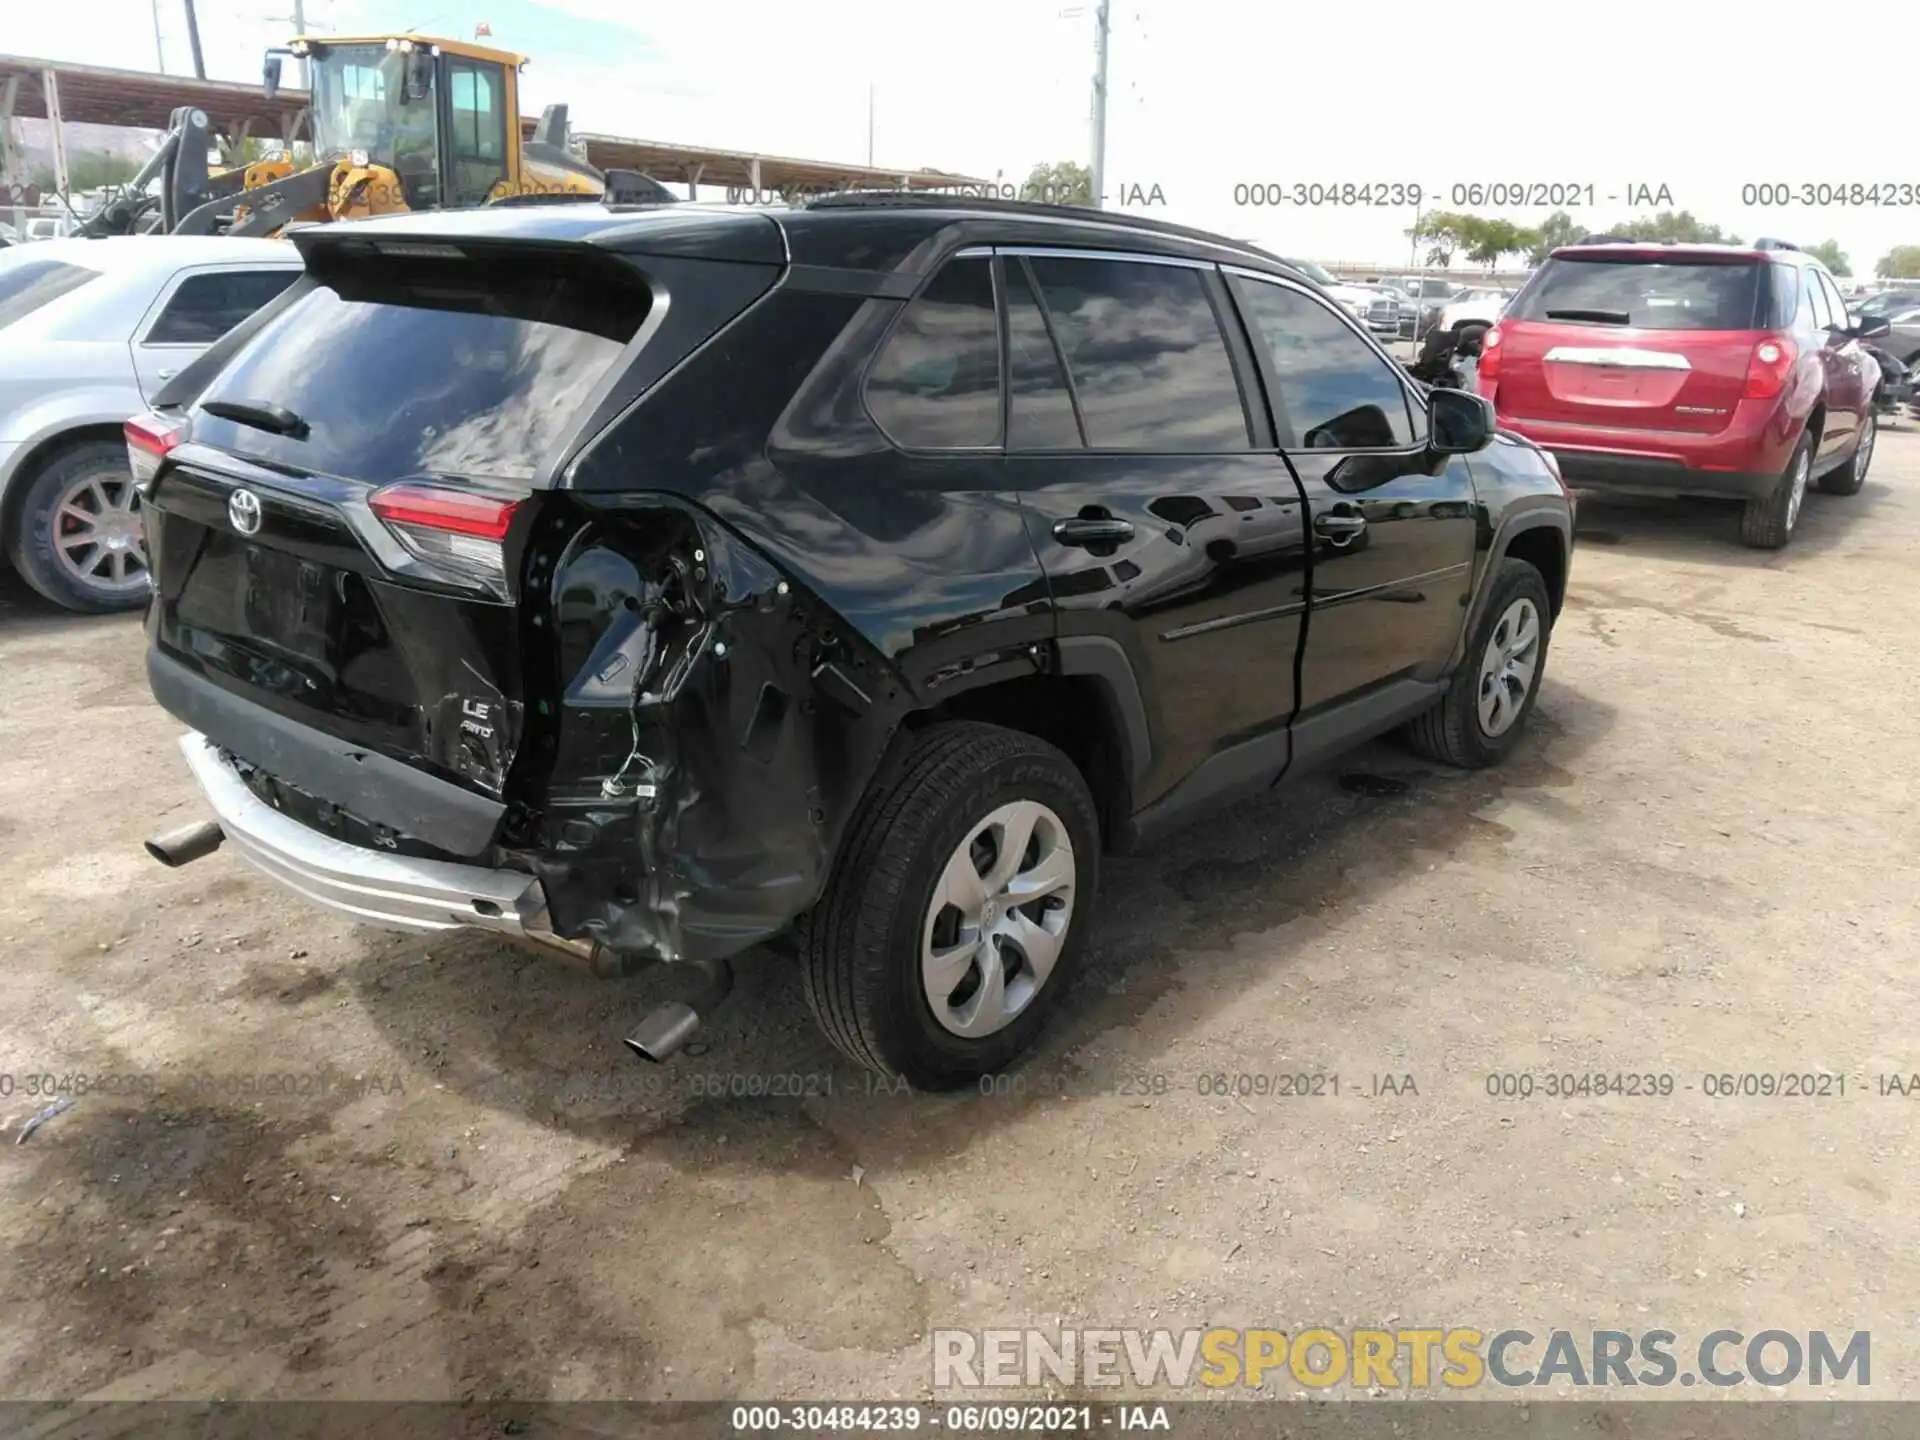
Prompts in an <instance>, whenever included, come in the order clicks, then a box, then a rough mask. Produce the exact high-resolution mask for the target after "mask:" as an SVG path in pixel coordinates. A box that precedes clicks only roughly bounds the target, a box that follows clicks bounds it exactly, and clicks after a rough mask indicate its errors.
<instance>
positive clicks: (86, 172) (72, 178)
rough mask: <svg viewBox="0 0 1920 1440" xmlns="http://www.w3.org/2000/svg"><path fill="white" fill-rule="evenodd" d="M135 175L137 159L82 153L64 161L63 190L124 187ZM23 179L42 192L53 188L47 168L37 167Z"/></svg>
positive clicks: (74, 191) (49, 171) (137, 166)
mask: <svg viewBox="0 0 1920 1440" xmlns="http://www.w3.org/2000/svg"><path fill="white" fill-rule="evenodd" d="M139 173H140V162H139V161H138V160H128V159H126V158H125V157H124V156H120V155H114V154H110V153H108V152H106V151H91V150H88V151H83V152H81V153H80V154H78V155H72V156H69V157H68V159H67V188H68V189H69V190H70V191H72V192H73V193H74V194H76V195H77V194H79V193H80V192H81V191H83V190H97V189H99V188H100V187H101V186H102V185H124V184H126V183H127V181H129V180H131V179H133V177H134V176H135V175H138V174H139ZM27 178H28V180H29V181H30V182H31V183H32V184H35V185H38V186H39V187H40V188H41V189H42V190H43V191H51V190H52V189H53V188H54V185H53V167H52V166H51V165H42V166H40V167H39V168H38V169H37V170H35V171H34V172H33V173H32V174H31V175H29V176H28V177H27Z"/></svg>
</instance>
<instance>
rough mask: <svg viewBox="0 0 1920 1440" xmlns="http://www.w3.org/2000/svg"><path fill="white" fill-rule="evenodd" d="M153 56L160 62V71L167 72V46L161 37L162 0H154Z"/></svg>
mask: <svg viewBox="0 0 1920 1440" xmlns="http://www.w3.org/2000/svg"><path fill="white" fill-rule="evenodd" d="M153 58H154V59H155V60H156V61H158V62H159V65H160V73H161V74H162V75H164V74H166V73H167V47H166V45H165V44H164V43H163V42H162V41H161V39H160V0H153Z"/></svg>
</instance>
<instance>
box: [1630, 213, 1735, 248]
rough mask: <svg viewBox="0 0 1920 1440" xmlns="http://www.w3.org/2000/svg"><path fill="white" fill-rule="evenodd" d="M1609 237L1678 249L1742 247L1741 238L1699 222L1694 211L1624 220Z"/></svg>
mask: <svg viewBox="0 0 1920 1440" xmlns="http://www.w3.org/2000/svg"><path fill="white" fill-rule="evenodd" d="M1607 234H1609V235H1618V236H1619V237H1620V238H1621V239H1623V240H1663V241H1671V242H1673V243H1674V244H1676V245H1738V244H1739V243H1740V237H1739V236H1738V235H1729V234H1727V233H1726V232H1725V231H1723V230H1722V229H1721V228H1720V227H1719V226H1718V225H1709V224H1707V223H1706V221H1704V220H1696V219H1695V218H1694V216H1693V212H1692V211H1691V210H1678V211H1676V210H1662V211H1661V212H1660V213H1659V214H1658V215H1655V216H1653V217H1651V218H1649V217H1647V216H1644V215H1643V216H1641V217H1640V218H1639V219H1637V220H1624V221H1621V222H1620V223H1619V224H1617V225H1612V226H1609V227H1608V229H1607Z"/></svg>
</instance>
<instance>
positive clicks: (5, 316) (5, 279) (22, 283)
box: [0, 253, 100, 329]
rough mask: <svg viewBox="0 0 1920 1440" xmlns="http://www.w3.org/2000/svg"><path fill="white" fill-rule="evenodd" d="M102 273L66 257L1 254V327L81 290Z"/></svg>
mask: <svg viewBox="0 0 1920 1440" xmlns="http://www.w3.org/2000/svg"><path fill="white" fill-rule="evenodd" d="M9 262H11V263H9ZM99 274H100V272H99V271H98V270H89V269H87V267H86V266H84V265H69V264H67V263H66V262H65V261H64V260H34V259H28V258H27V256H26V255H25V254H24V253H23V254H21V255H20V256H19V258H17V259H16V258H15V257H14V256H11V255H7V256H0V329H4V328H6V327H7V326H8V325H11V324H12V323H13V322H14V321H16V320H21V319H24V318H25V317H26V316H28V315H31V314H32V313H33V312H34V311H36V310H38V309H39V308H40V307H41V306H42V305H45V304H48V303H49V302H51V301H54V300H58V299H59V298H60V297H61V296H62V295H65V294H68V293H69V292H71V291H74V290H78V289H79V288H80V287H81V286H82V285H84V284H86V283H87V282H88V281H89V280H93V279H96V278H98V276H99Z"/></svg>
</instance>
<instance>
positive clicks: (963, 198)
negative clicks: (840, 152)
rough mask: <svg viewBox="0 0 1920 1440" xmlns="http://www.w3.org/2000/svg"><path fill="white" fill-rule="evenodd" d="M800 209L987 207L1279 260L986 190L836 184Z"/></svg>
mask: <svg viewBox="0 0 1920 1440" xmlns="http://www.w3.org/2000/svg"><path fill="white" fill-rule="evenodd" d="M799 208H801V209H803V210H859V209H874V210H878V209H887V208H896V209H901V210H986V211H991V212H992V213H994V214H996V215H1035V216H1051V217H1054V218H1056V219H1065V220H1078V221H1079V222H1080V223H1082V224H1083V225H1113V226H1118V227H1121V228H1124V229H1128V230H1144V231H1148V232H1150V233H1152V234H1156V235H1172V236H1177V237H1179V238H1180V239H1183V240H1202V241H1205V242H1206V243H1207V244H1209V245H1218V246H1220V247H1221V248H1222V249H1225V250H1239V251H1241V252H1243V253H1245V254H1249V255H1257V256H1259V257H1260V258H1261V259H1262V260H1269V261H1272V260H1279V261H1280V262H1281V263H1282V264H1287V263H1288V262H1286V261H1284V260H1281V257H1280V256H1278V255H1275V254H1274V253H1273V252H1272V251H1270V250H1268V249H1265V248H1264V247H1262V246H1259V245H1254V244H1251V243H1249V242H1248V241H1245V240H1235V239H1234V238H1233V237H1232V236H1230V235H1222V234H1220V233H1219V232H1218V231H1216V230H1197V229H1195V228H1194V227H1193V226H1191V225H1176V224H1174V223H1173V222H1172V221H1170V220H1148V219H1146V218H1145V217H1144V216H1135V215H1126V214H1118V213H1116V212H1114V211H1112V210H1097V209H1095V208H1093V207H1092V206H1090V205H1049V204H1047V203H1045V202H1044V201H1040V200H1003V199H999V198H995V197H989V196H984V195H966V194H958V195H945V194H937V193H930V192H928V191H925V190H916V191H912V192H908V191H904V190H839V191H835V192H834V193H833V194H831V195H815V196H811V197H809V198H808V199H806V200H804V201H802V202H800V206H799Z"/></svg>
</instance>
